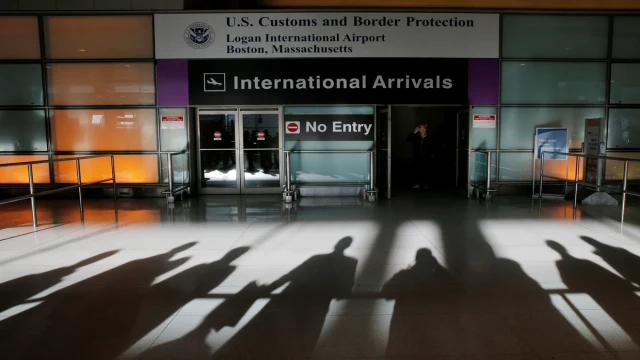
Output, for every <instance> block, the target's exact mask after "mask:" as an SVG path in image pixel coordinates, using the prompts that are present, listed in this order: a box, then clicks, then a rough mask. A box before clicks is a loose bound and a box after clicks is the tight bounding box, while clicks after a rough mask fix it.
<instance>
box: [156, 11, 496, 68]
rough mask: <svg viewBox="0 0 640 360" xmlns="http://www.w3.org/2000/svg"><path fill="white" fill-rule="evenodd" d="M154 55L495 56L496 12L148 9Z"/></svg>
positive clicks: (238, 56) (290, 56)
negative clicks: (186, 11) (187, 11)
mask: <svg viewBox="0 0 640 360" xmlns="http://www.w3.org/2000/svg"><path fill="white" fill-rule="evenodd" d="M154 16H155V41H156V43H155V49H156V58H157V59H242V58H377V57H379V58H497V57H498V54H499V16H498V15H497V14H465V13H420V12H415V13H393V12H392V13H378V12H368V13H338V12H308V13H286V12H279V13H266V12H264V13H263V12H257V13H205V14H156V15H154Z"/></svg>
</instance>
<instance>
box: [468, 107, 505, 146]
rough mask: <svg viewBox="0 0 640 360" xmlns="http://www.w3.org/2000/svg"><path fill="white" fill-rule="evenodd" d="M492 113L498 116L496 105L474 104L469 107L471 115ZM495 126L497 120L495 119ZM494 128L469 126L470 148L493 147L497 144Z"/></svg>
mask: <svg viewBox="0 0 640 360" xmlns="http://www.w3.org/2000/svg"><path fill="white" fill-rule="evenodd" d="M485 114H489V115H491V114H493V115H496V117H497V116H498V108H497V107H496V106H474V107H473V109H471V115H485ZM496 126H498V125H497V121H496ZM496 131H497V127H496V128H493V129H491V128H487V129H485V128H471V148H472V149H476V150H477V149H483V150H487V149H495V148H496V146H497V135H496Z"/></svg>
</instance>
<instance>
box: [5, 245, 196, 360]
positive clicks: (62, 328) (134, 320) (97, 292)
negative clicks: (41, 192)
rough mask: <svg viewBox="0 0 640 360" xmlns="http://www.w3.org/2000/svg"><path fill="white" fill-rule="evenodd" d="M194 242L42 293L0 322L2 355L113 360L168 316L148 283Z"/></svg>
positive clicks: (173, 264) (176, 261) (172, 265)
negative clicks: (37, 299)
mask: <svg viewBox="0 0 640 360" xmlns="http://www.w3.org/2000/svg"><path fill="white" fill-rule="evenodd" d="M194 245H195V243H194V242H192V243H187V244H184V245H182V246H179V247H176V248H174V249H171V250H169V251H167V252H165V253H162V254H159V255H154V256H150V257H147V258H143V259H137V260H133V261H130V262H128V263H125V264H123V265H120V266H117V267H115V268H113V269H110V270H107V271H105V272H103V273H101V274H98V275H96V276H93V277H91V278H88V279H86V280H83V281H80V282H78V283H75V284H73V285H71V286H68V287H66V288H64V289H61V290H58V291H56V292H55V293H52V294H51V295H48V296H46V297H45V298H44V299H43V300H44V302H43V303H42V304H40V305H38V306H36V307H33V308H31V309H29V310H26V311H24V312H22V313H20V314H17V315H15V316H12V317H10V318H8V319H5V320H3V321H0V339H1V340H0V353H1V354H3V355H2V358H3V360H9V359H78V360H80V359H82V360H86V359H92V360H102V359H104V360H107V359H114V358H116V357H117V356H118V355H120V353H122V352H123V351H124V350H125V349H127V348H128V346H129V345H130V342H131V341H132V340H131V339H138V334H140V333H145V334H146V333H147V332H149V331H151V330H152V329H150V328H149V326H151V324H155V323H158V322H160V321H162V320H164V319H165V318H166V317H164V318H162V319H159V318H158V317H163V316H165V314H166V312H164V311H162V308H163V306H164V299H154V297H153V296H147V295H148V294H152V292H150V287H151V285H152V284H153V281H154V280H155V279H156V278H157V277H158V276H160V275H162V274H164V273H167V272H168V271H171V270H173V269H175V268H177V267H178V266H180V265H182V264H184V263H185V262H186V261H187V260H188V259H189V258H188V257H182V258H179V259H173V258H174V257H175V256H177V255H178V254H180V253H181V252H183V251H185V250H187V249H189V248H191V247H192V246H194ZM158 309H160V310H158Z"/></svg>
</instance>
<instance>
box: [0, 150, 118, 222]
mask: <svg viewBox="0 0 640 360" xmlns="http://www.w3.org/2000/svg"><path fill="white" fill-rule="evenodd" d="M101 157H109V158H111V177H110V178H106V179H102V180H96V181H92V182H88V183H82V175H81V172H80V160H87V159H96V158H101ZM63 161H75V162H76V179H77V181H78V184H77V185H70V186H65V187H62V188H57V189H53V190H47V191H41V192H38V193H36V192H35V186H34V182H33V165H38V164H53V163H57V162H63ZM25 165H26V166H27V173H28V175H29V195H23V196H17V197H14V198H10V199H5V200H0V205H5V204H10V203H13V202H17V201H22V200H27V199H31V218H32V220H33V227H34V229H35V228H37V227H38V215H37V214H36V197H37V196H44V195H50V194H55V193H58V192H62V191H66V190H70V189H78V195H79V197H80V215H81V216H82V215H83V213H84V203H83V200H82V188H83V187H85V186H89V185H95V184H100V183H104V182H107V181H113V200H114V201H117V200H118V193H117V191H116V167H115V160H114V155H93V156H80V157H74V158H66V159H54V160H39V161H26V162H17V163H8V164H0V167H10V166H25Z"/></svg>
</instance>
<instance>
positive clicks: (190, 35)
mask: <svg viewBox="0 0 640 360" xmlns="http://www.w3.org/2000/svg"><path fill="white" fill-rule="evenodd" d="M214 38H215V33H214V32H213V28H211V26H209V24H207V23H203V22H197V23H193V24H191V25H189V26H187V29H186V30H185V31H184V40H185V42H186V43H187V45H189V46H191V47H192V48H194V49H204V48H207V47H209V46H210V45H211V43H213V40H214Z"/></svg>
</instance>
